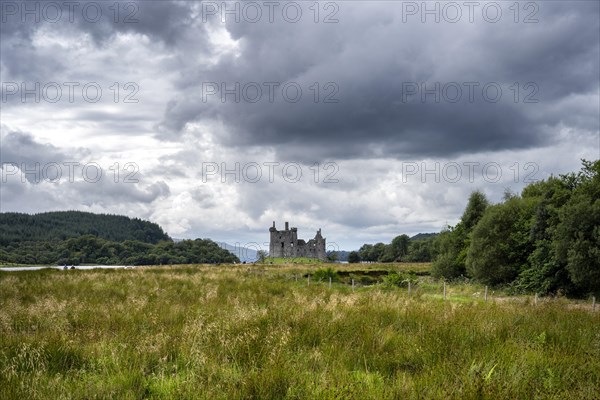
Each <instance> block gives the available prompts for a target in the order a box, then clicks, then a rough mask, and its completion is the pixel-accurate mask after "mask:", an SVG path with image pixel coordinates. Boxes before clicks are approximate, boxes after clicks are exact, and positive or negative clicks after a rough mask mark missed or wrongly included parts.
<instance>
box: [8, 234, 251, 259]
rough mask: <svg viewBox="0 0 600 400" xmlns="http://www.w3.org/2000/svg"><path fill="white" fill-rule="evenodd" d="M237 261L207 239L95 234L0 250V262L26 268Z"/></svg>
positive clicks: (21, 244) (16, 244)
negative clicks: (116, 239) (148, 239)
mask: <svg viewBox="0 0 600 400" xmlns="http://www.w3.org/2000/svg"><path fill="white" fill-rule="evenodd" d="M233 262H240V260H239V258H238V257H237V256H236V255H234V254H233V253H231V252H229V251H228V250H225V249H222V248H221V247H219V245H218V244H216V243H215V242H213V241H212V240H210V239H195V240H182V241H180V242H177V243H176V242H173V241H162V242H159V243H156V244H152V243H144V242H140V241H139V240H125V241H123V242H114V241H110V240H105V239H102V238H99V237H96V236H94V235H84V236H80V237H77V238H69V239H67V240H50V241H38V242H20V243H13V244H10V245H7V246H2V247H0V263H3V264H26V265H37V264H39V265H83V264H92V265H161V264H162V265H166V264H204V263H209V264H213V263H233Z"/></svg>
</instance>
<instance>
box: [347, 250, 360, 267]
mask: <svg viewBox="0 0 600 400" xmlns="http://www.w3.org/2000/svg"><path fill="white" fill-rule="evenodd" d="M360 261H361V259H360V254H359V253H358V251H351V252H350V254H348V262H349V263H350V264H355V263H359V262H360Z"/></svg>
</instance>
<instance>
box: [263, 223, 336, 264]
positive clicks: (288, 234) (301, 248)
mask: <svg viewBox="0 0 600 400" xmlns="http://www.w3.org/2000/svg"><path fill="white" fill-rule="evenodd" d="M269 232H270V234H271V242H270V246H269V257H285V258H292V257H307V258H318V259H319V260H326V259H327V254H326V253H325V238H324V237H323V236H321V229H319V230H318V231H317V234H316V235H315V238H314V239H310V240H309V241H308V243H307V242H305V241H304V240H302V239H298V228H291V229H290V227H289V223H288V222H286V223H285V230H284V231H278V230H277V228H275V221H273V226H272V227H271V228H269Z"/></svg>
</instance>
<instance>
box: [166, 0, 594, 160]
mask: <svg viewBox="0 0 600 400" xmlns="http://www.w3.org/2000/svg"><path fill="white" fill-rule="evenodd" d="M341 7H342V8H343V10H344V11H345V13H344V17H346V19H343V20H341V22H340V23H339V24H333V25H330V26H323V25H316V24H312V22H310V23H311V25H310V26H309V25H308V22H307V23H305V24H304V25H303V24H301V23H299V24H285V23H279V24H266V23H258V24H248V23H237V24H236V23H232V22H230V23H229V24H228V25H227V28H228V30H229V32H230V33H231V34H232V36H233V37H234V38H237V39H239V40H240V41H241V42H240V43H241V57H239V58H237V57H224V58H223V59H222V60H221V61H220V63H219V64H218V65H216V66H215V67H214V68H212V69H209V70H206V69H203V70H202V71H199V72H198V73H197V74H196V75H194V76H191V77H190V78H189V79H188V80H186V81H185V85H182V87H181V91H180V92H179V94H178V96H177V97H175V98H173V100H172V101H171V102H170V103H169V105H168V107H167V109H166V111H165V116H164V120H163V122H162V124H161V125H160V127H161V134H162V135H164V137H172V135H174V134H175V135H176V134H177V132H178V131H180V130H181V129H183V128H184V126H185V125H186V123H188V122H193V121H202V120H213V121H219V122H222V123H224V124H225V126H226V127H227V129H228V133H227V134H223V135H220V136H219V138H218V139H219V140H220V142H221V143H222V144H224V145H226V146H230V147H241V146H249V145H256V146H274V147H275V148H276V150H277V153H278V155H279V156H280V157H282V158H285V159H297V160H298V159H300V160H303V161H306V162H308V161H312V160H314V159H324V158H327V157H331V158H342V159H343V158H357V157H381V156H391V157H396V158H404V157H407V156H452V155H459V154H469V153H476V152H480V151H495V150H506V149H527V148H532V147H537V146H544V145H548V144H550V143H552V142H553V141H555V140H556V138H555V136H554V135H555V133H556V129H555V128H556V127H557V126H558V125H559V124H561V123H570V124H573V123H575V124H577V125H575V126H572V127H574V128H582V126H580V125H579V124H580V123H583V124H586V125H587V126H584V127H583V128H585V129H589V130H591V131H594V130H597V129H598V123H597V121H593V119H591V118H585V117H584V118H581V119H574V118H573V117H572V113H570V112H558V113H557V112H553V113H549V112H548V111H549V110H550V109H552V108H553V107H555V104H556V103H558V102H560V101H562V100H563V99H564V98H565V97H567V96H570V95H572V94H578V95H585V94H588V95H589V94H592V95H593V94H594V93H597V90H598V87H599V82H598V76H599V74H600V70H599V65H598V52H599V48H600V47H599V44H600V43H599V38H598V35H597V32H598V30H599V29H600V23H599V22H598V21H600V18H599V12H598V4H597V3H589V2H578V3H576V5H575V6H574V5H573V4H566V3H560V2H552V4H549V3H544V4H540V13H539V15H538V18H539V20H540V22H539V23H537V24H529V25H526V24H514V23H513V21H512V19H511V18H512V16H510V15H508V16H506V18H505V19H504V20H503V21H502V22H501V23H498V24H491V23H487V22H485V21H480V22H479V23H477V22H476V23H474V24H469V23H466V24H456V25H453V24H446V25H443V24H422V23H420V21H419V22H417V23H412V24H411V23H406V24H403V23H402V22H401V21H400V20H399V18H400V17H399V14H398V9H397V8H398V7H399V5H398V6H397V8H396V9H394V8H393V7H394V5H393V4H391V3H390V2H386V3H385V5H383V6H381V7H380V8H377V7H376V6H373V7H371V8H368V10H367V12H366V15H365V18H361V12H362V10H363V7H364V3H362V2H356V3H347V2H345V3H342V5H341ZM505 11H507V10H505ZM565 14H566V16H565ZM377 19H379V20H383V21H384V22H383V23H381V24H378V23H376V22H377ZM266 81H270V82H271V81H275V82H281V83H285V82H297V83H298V84H300V86H301V87H302V88H303V89H304V95H303V97H302V100H301V101H300V102H298V103H293V104H292V103H288V102H285V101H283V100H282V99H281V96H279V98H278V99H277V100H276V101H275V102H274V103H269V102H267V101H264V100H263V101H261V102H258V103H255V104H253V103H249V102H248V101H244V100H243V99H242V101H240V102H239V103H236V102H234V101H233V100H232V96H231V95H230V96H229V100H227V99H226V101H225V102H224V103H223V102H222V101H221V98H220V97H219V96H218V95H216V96H213V97H212V98H210V99H209V100H208V101H204V100H205V99H203V98H202V95H201V92H202V87H201V83H202V82H216V83H221V82H226V83H227V84H228V87H229V88H231V87H233V85H234V83H235V82H241V84H244V83H247V82H266ZM329 81H331V82H334V83H336V84H337V85H338V87H339V93H338V95H337V97H338V99H339V102H338V103H337V104H324V103H322V102H320V103H316V104H315V103H314V102H313V99H312V92H310V91H309V87H310V86H311V85H312V84H313V83H314V82H319V83H320V84H321V85H324V84H325V83H326V82H329ZM194 82H195V84H194ZM407 82H409V83H410V82H426V83H428V84H429V87H431V86H432V85H433V84H434V83H435V82H440V83H441V84H442V85H443V84H445V83H448V82H458V83H459V84H461V83H464V82H477V83H478V84H479V88H478V90H479V92H477V91H476V93H478V94H476V99H475V101H473V102H471V101H470V100H469V99H468V95H467V92H466V91H467V89H466V88H465V89H464V91H465V92H464V93H463V96H462V98H461V101H458V102H457V103H451V102H450V101H446V100H445V99H442V101H441V102H440V103H435V101H433V100H432V99H431V96H430V97H429V99H426V101H425V102H422V101H420V99H419V97H416V98H415V97H414V96H413V97H411V98H410V101H404V99H403V92H404V86H403V84H405V83H407ZM515 82H517V83H518V84H519V94H518V97H517V100H518V101H517V103H515V102H514V99H513V97H514V96H515V94H514V93H513V91H512V90H514V88H513V89H511V86H512V85H513V84H514V83H515ZM490 83H492V84H496V83H497V84H500V85H501V87H502V89H503V93H502V99H501V100H500V101H499V102H498V103H492V102H489V101H485V99H484V98H482V95H481V88H482V87H483V86H484V85H486V84H490ZM528 83H533V84H534V85H535V86H527V87H525V85H527V84H528ZM321 90H323V88H321ZM534 92H535V93H534ZM532 93H533V94H532ZM419 94H420V93H419ZM529 94H532V97H531V99H534V100H538V103H524V100H525V96H527V95H529ZM322 95H323V93H322ZM417 96H418V94H417ZM263 99H264V97H263ZM583 113H589V111H583ZM590 124H591V126H590Z"/></svg>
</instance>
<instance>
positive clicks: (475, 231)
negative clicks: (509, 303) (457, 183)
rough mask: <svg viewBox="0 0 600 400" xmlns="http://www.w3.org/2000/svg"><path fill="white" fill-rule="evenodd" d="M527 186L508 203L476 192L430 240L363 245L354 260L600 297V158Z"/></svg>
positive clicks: (352, 256)
mask: <svg viewBox="0 0 600 400" xmlns="http://www.w3.org/2000/svg"><path fill="white" fill-rule="evenodd" d="M582 164H583V166H582V168H581V170H580V171H579V172H576V173H575V172H573V173H568V174H565V175H559V176H558V177H555V176H551V177H550V178H548V179H546V180H541V181H537V182H534V183H531V184H529V185H527V186H526V187H525V188H524V189H523V191H522V192H521V194H520V195H517V194H514V193H510V192H508V191H507V192H506V193H505V195H504V198H503V200H502V202H500V203H499V204H490V202H489V201H488V199H487V198H486V196H485V195H484V194H483V193H482V192H480V191H475V192H473V193H471V195H470V197H469V200H468V202H467V205H466V208H465V210H464V212H463V214H462V216H461V218H460V221H459V222H458V223H457V224H456V225H455V226H448V227H447V228H446V229H444V230H443V231H442V232H441V233H439V234H438V235H436V236H434V237H430V238H427V239H425V240H423V241H419V240H411V239H409V238H408V236H406V235H400V236H397V237H396V238H394V240H392V242H391V243H390V244H387V245H386V244H383V243H378V244H375V245H367V244H365V245H363V246H362V247H361V248H360V250H358V251H355V252H351V253H350V255H349V261H350V262H358V261H379V262H386V261H428V259H429V260H431V261H433V264H432V275H433V276H435V277H437V278H444V279H449V280H452V279H473V280H475V281H478V282H481V283H484V284H488V285H492V286H496V285H503V286H508V287H509V288H511V289H513V290H514V291H515V292H523V293H525V292H529V293H533V292H535V293H540V294H568V295H574V296H581V295H585V294H589V293H595V294H600V160H597V161H594V162H591V161H586V160H583V161H582Z"/></svg>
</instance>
